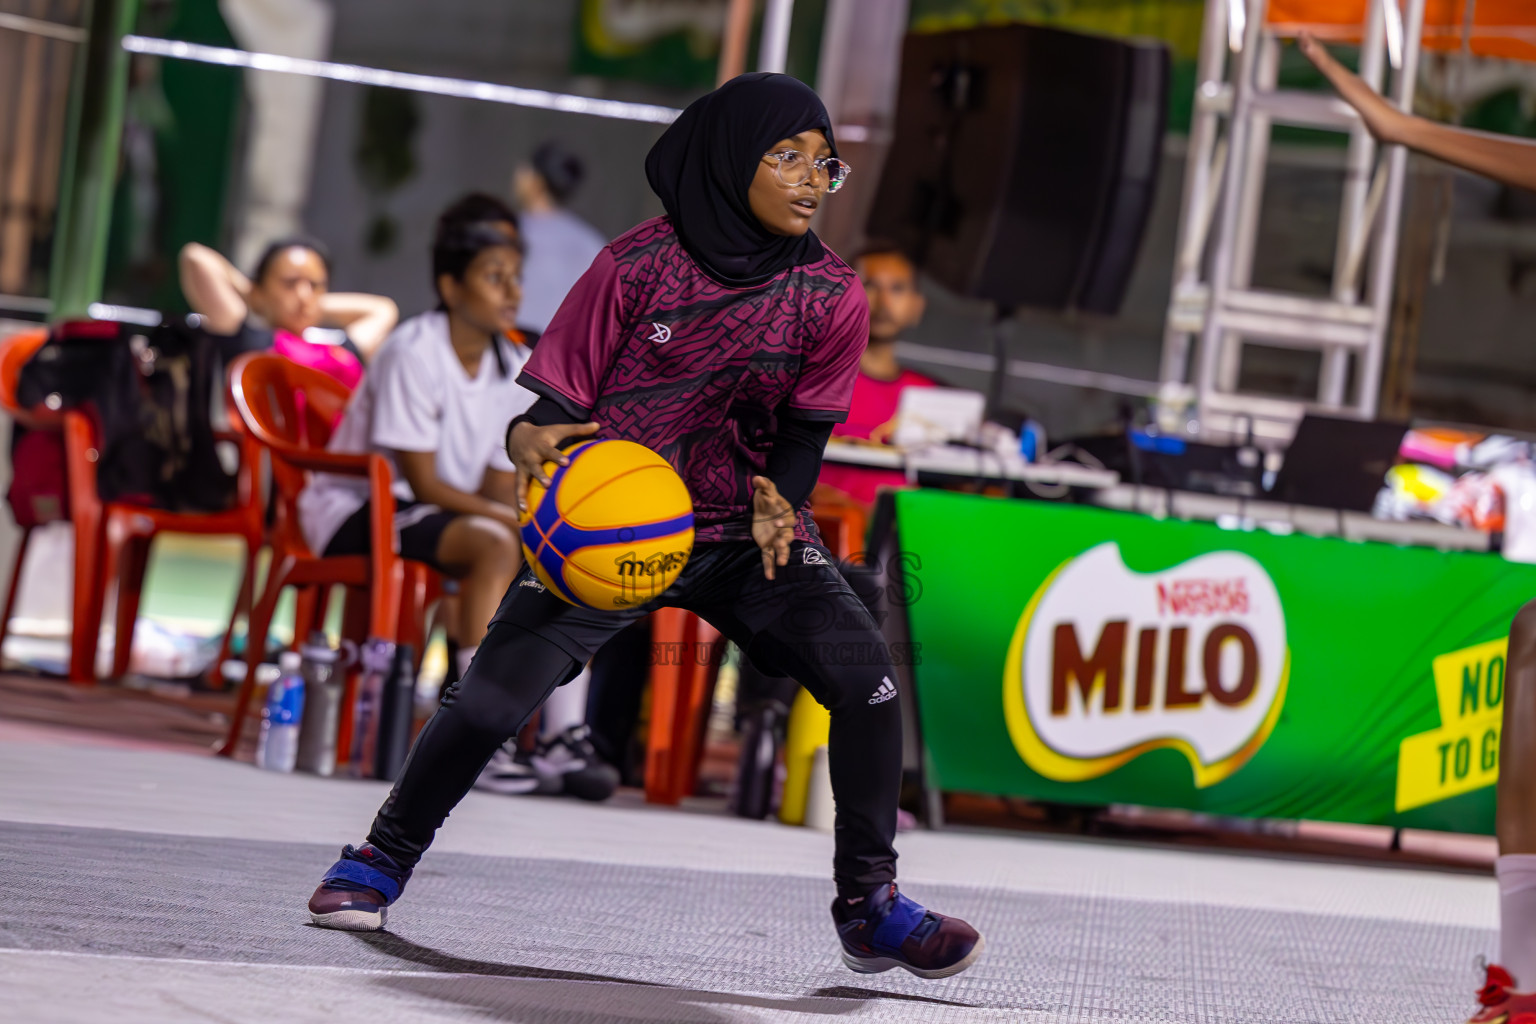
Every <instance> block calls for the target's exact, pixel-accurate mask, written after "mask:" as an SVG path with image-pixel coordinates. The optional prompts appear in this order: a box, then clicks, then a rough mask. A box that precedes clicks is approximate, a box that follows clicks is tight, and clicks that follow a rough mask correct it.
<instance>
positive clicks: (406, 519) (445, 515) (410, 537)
mask: <svg viewBox="0 0 1536 1024" xmlns="http://www.w3.org/2000/svg"><path fill="white" fill-rule="evenodd" d="M371 512H372V502H364V504H363V507H362V508H360V509H358V510H357V511H356V512H354V513H352V514H351V515H350V516H348V517H347V521H346V522H344V523H342V524H341V528H340V529H338V530H337V531H336V535H335V536H334V537H332V538H331V542H330V543H329V544H327V545H326V546H325V557H327V558H332V557H335V556H336V555H366V554H367V553H368V552H369V551H370V550H371V549H372V543H373V532H372V530H371V529H370V526H369V523H368V516H369V514H370V513H371ZM457 518H459V513H458V512H444V511H443V510H442V509H440V508H438V507H437V506H436V505H428V504H426V503H425V502H420V501H397V502H396V503H395V533H397V534H399V535H400V557H401V558H408V559H410V560H411V561H413V562H425V563H427V564H428V565H430V566H431V567H432V568H434V569H437V570H438V571H443V567H442V566H441V565H439V564H438V562H437V545H438V542H439V541H441V540H442V539H443V531H444V530H446V529H447V528H448V524H449V523H451V522H453V521H454V520H455V519H457Z"/></svg>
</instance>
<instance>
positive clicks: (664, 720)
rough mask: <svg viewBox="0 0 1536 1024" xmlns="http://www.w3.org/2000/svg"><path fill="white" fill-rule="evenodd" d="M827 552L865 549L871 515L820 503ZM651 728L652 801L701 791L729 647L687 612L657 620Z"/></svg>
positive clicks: (845, 554) (648, 783) (648, 781)
mask: <svg viewBox="0 0 1536 1024" xmlns="http://www.w3.org/2000/svg"><path fill="white" fill-rule="evenodd" d="M811 515H812V516H813V517H814V518H815V520H816V526H817V529H819V530H820V531H821V535H822V539H823V541H824V542H825V543H826V545H827V550H829V551H831V552H832V554H833V555H835V556H836V557H838V558H839V559H847V558H852V557H853V556H854V555H856V554H860V553H862V552H863V550H864V533H865V529H866V524H867V516H866V514H865V512H864V510H863V508H861V507H860V506H858V505H856V504H852V503H847V502H838V503H813V504H812V506H811ZM651 644H652V648H651V649H652V650H653V651H654V652H655V655H656V657H655V663H654V664H653V665H652V666H651V725H650V735H649V736H648V737H647V740H646V750H645V799H646V802H647V803H653V804H676V803H678V802H679V801H681V800H682V798H683V797H685V796H689V795H691V794H692V793H693V792H694V791H695V790H696V789H697V787H698V781H699V764H700V762H701V761H702V760H703V756H704V729H705V726H706V724H707V723H708V721H709V706H710V703H711V701H712V700H713V698H714V691H715V679H716V677H717V676H718V674H719V670H720V659H721V655H722V654H723V653H724V647H725V645H724V643H723V642H722V641H721V637H720V633H719V631H717V630H716V629H715V628H714V627H713V626H711V625H710V624H709V623H707V622H705V621H703V620H702V619H700V618H699V617H698V616H696V615H694V614H692V613H691V612H685V611H683V610H682V609H680V608H663V609H660V610H659V611H657V612H656V613H655V614H653V615H652V616H651Z"/></svg>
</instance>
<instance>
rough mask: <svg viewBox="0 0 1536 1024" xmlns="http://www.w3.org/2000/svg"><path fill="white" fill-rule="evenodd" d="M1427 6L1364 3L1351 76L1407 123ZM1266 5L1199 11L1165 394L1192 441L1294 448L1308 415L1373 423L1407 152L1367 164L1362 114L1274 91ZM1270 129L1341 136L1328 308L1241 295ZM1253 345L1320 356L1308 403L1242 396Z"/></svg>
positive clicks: (1267, 293)
mask: <svg viewBox="0 0 1536 1024" xmlns="http://www.w3.org/2000/svg"><path fill="white" fill-rule="evenodd" d="M1424 3H1425V0H1405V3H1404V5H1403V6H1402V7H1400V6H1399V0H1371V2H1370V3H1369V4H1368V5H1367V7H1366V23H1365V24H1364V25H1363V26H1362V28H1361V31H1360V37H1361V40H1362V44H1361V52H1360V75H1361V77H1362V78H1363V79H1364V80H1365V81H1366V82H1367V83H1369V84H1370V85H1371V86H1372V87H1373V88H1376V89H1378V90H1381V89H1382V87H1383V79H1384V77H1385V76H1386V73H1387V72H1388V70H1389V68H1388V65H1389V64H1390V65H1391V68H1390V71H1391V83H1390V90H1389V91H1386V93H1385V94H1386V95H1388V96H1389V98H1390V99H1391V100H1392V101H1393V102H1394V103H1395V104H1396V105H1397V106H1398V107H1399V108H1400V109H1403V110H1411V109H1412V105H1413V91H1414V82H1415V79H1416V77H1417V70H1418V58H1419V44H1420V39H1421V35H1422V30H1423V23H1424ZM1268 7H1269V4H1268V0H1207V3H1206V11H1205V27H1204V31H1203V33H1202V37H1201V44H1200V59H1199V64H1198V67H1197V72H1196V73H1197V81H1196V88H1195V109H1194V118H1193V122H1192V124H1191V126H1190V144H1189V156H1188V163H1187V166H1186V169H1185V177H1184V201H1183V208H1182V210H1181V213H1180V220H1179V241H1178V248H1177V250H1176V252H1177V257H1176V264H1175V269H1174V279H1173V292H1172V296H1171V299H1170V302H1169V306H1168V319H1167V326H1166V329H1165V333H1164V339H1163V358H1162V373H1161V377H1162V381H1163V387H1164V393H1165V395H1167V394H1175V393H1178V392H1180V391H1183V393H1184V394H1186V395H1191V396H1192V398H1193V405H1194V417H1195V419H1194V423H1195V424H1197V425H1198V431H1199V433H1200V434H1201V435H1202V436H1207V437H1212V438H1216V439H1225V438H1234V437H1243V436H1246V435H1248V434H1250V432H1251V434H1252V436H1253V437H1254V438H1255V439H1257V440H1259V441H1261V442H1264V441H1267V442H1269V443H1271V444H1275V443H1285V442H1287V441H1289V439H1290V437H1291V435H1292V433H1293V432H1294V430H1295V426H1296V423H1297V421H1299V420H1300V419H1301V417H1302V415H1303V414H1305V413H1306V412H1308V411H1316V412H1322V413H1327V414H1331V415H1338V416H1351V417H1357V418H1360V419H1371V418H1374V417H1375V415H1376V404H1377V397H1378V393H1379V390H1380V381H1381V372H1382V358H1383V353H1384V350H1385V346H1386V338H1387V329H1388V323H1389V319H1390V317H1391V311H1392V285H1393V275H1394V272H1395V267H1396V262H1397V261H1396V254H1397V243H1398V229H1399V225H1400V221H1401V216H1402V197H1403V185H1404V175H1405V173H1406V170H1407V152H1406V150H1404V148H1403V147H1402V146H1389V147H1385V149H1384V151H1382V152H1379V153H1378V149H1380V148H1381V147H1378V146H1377V144H1376V142H1375V140H1374V139H1373V138H1372V137H1371V134H1370V132H1369V131H1367V130H1366V128H1365V125H1364V123H1363V122H1362V121H1361V119H1360V117H1359V115H1358V114H1356V112H1355V111H1354V109H1353V108H1352V107H1350V106H1349V105H1348V104H1346V103H1344V102H1343V101H1342V100H1340V99H1338V98H1336V97H1333V96H1331V95H1327V94H1322V93H1306V92H1297V91H1290V90H1283V89H1277V88H1276V82H1277V79H1278V73H1279V66H1280V46H1281V36H1280V34H1279V33H1278V32H1277V31H1276V30H1275V28H1274V26H1272V25H1271V24H1269V23H1268V21H1267V16H1268V13H1269V12H1268ZM1276 124H1286V125H1294V126H1298V127H1304V128H1314V129H1323V130H1330V131H1339V132H1345V133H1347V134H1348V135H1349V149H1348V154H1347V156H1346V167H1345V174H1346V179H1345V185H1344V191H1343V198H1342V201H1341V204H1340V211H1339V213H1340V215H1339V233H1338V239H1337V242H1336V245H1335V258H1334V267H1333V281H1332V287H1331V290H1330V293H1329V295H1328V296H1327V297H1319V296H1315V295H1301V294H1293V293H1285V292H1279V291H1272V290H1265V289H1259V288H1255V287H1253V286H1252V283H1251V282H1252V272H1253V258H1254V250H1255V246H1256V244H1257V241H1258V225H1259V210H1260V206H1261V202H1262V199H1263V194H1264V178H1265V166H1266V163H1267V162H1268V159H1269V141H1270V130H1271V128H1272V126H1273V125H1276ZM1223 125H1225V131H1224V132H1223V130H1222V129H1223ZM1195 339H1198V345H1196V344H1194V342H1195ZM1248 342H1255V343H1261V344H1265V345H1273V346H1281V347H1286V348H1292V349H1301V350H1306V351H1316V352H1320V353H1321V359H1322V369H1321V373H1320V379H1319V386H1318V391H1317V394H1316V396H1315V397H1314V398H1313V399H1312V400H1310V401H1298V400H1295V399H1294V398H1285V397H1276V396H1272V395H1268V396H1266V395H1262V394H1253V393H1246V392H1239V390H1238V375H1239V369H1240V367H1241V364H1242V355H1243V345H1244V344H1245V343H1248ZM1352 361H1353V364H1354V365H1353V374H1351V362H1352ZM1351 376H1352V377H1353V380H1352V382H1351ZM1351 383H1352V385H1353V386H1350V385H1351ZM1186 389H1187V390H1186Z"/></svg>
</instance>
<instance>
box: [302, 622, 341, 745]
mask: <svg viewBox="0 0 1536 1024" xmlns="http://www.w3.org/2000/svg"><path fill="white" fill-rule="evenodd" d="M354 650H355V648H354ZM299 654H300V656H301V657H302V659H303V661H302V664H301V665H300V668H299V674H300V675H302V676H303V677H304V724H303V728H301V729H300V730H299V760H298V766H297V767H298V770H299V771H301V772H311V773H313V774H315V775H330V774H332V773H333V772H335V771H336V732H337V729H338V727H339V726H340V724H341V688H342V680H343V678H344V675H345V672H346V666H347V665H349V664H351V661H352V659H351V658H347V659H343V658H342V655H341V652H340V651H336V650H333V649H332V648H331V646H330V645H329V644H328V643H326V642H325V634H324V633H321V632H319V631H318V630H317V631H315V632H313V633H311V634H310V635H309V642H308V643H306V644H305V645H304V646H303V647H301V648H299Z"/></svg>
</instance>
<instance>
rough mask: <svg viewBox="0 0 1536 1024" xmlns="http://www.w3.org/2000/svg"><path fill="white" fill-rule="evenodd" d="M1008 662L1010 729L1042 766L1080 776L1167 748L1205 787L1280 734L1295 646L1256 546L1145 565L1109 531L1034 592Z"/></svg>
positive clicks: (1062, 777)
mask: <svg viewBox="0 0 1536 1024" xmlns="http://www.w3.org/2000/svg"><path fill="white" fill-rule="evenodd" d="M1007 666H1008V667H1007V672H1006V681H1005V683H1004V695H1003V705H1004V709H1005V712H1006V715H1007V720H1008V730H1009V732H1010V734H1011V735H1012V736H1013V742H1014V746H1016V747H1017V748H1018V751H1019V754H1020V756H1021V757H1023V758H1024V761H1025V763H1026V764H1028V765H1029V766H1030V767H1031V768H1033V769H1034V770H1035V771H1037V772H1039V773H1040V774H1041V775H1044V776H1045V777H1046V778H1050V779H1055V780H1057V781H1060V782H1081V781H1084V780H1087V779H1093V778H1097V777H1099V776H1101V775H1104V774H1106V773H1108V772H1111V771H1113V770H1114V769H1116V768H1118V767H1120V766H1121V765H1123V764H1125V763H1126V762H1128V761H1130V760H1132V759H1133V758H1135V757H1138V756H1140V755H1141V754H1144V753H1146V752H1147V751H1149V750H1155V749H1157V748H1159V747H1170V748H1173V749H1176V750H1179V751H1181V752H1182V753H1183V754H1184V755H1185V756H1186V757H1187V758H1188V759H1189V763H1190V766H1191V767H1192V768H1193V769H1194V778H1195V785H1196V786H1199V787H1202V788H1203V787H1205V786H1210V785H1214V784H1215V783H1217V782H1220V781H1221V780H1223V779H1225V778H1228V777H1229V776H1230V775H1231V774H1232V773H1233V772H1235V771H1237V770H1238V769H1239V768H1241V767H1242V766H1243V765H1244V764H1246V763H1247V762H1248V759H1249V758H1251V757H1252V756H1253V755H1254V753H1256V752H1257V751H1258V749H1259V748H1260V747H1261V746H1263V745H1264V741H1265V740H1266V739H1268V738H1269V734H1270V732H1271V731H1272V730H1273V729H1274V726H1275V722H1276V721H1277V720H1278V719H1279V717H1280V709H1281V707H1282V706H1283V704H1284V702H1285V689H1286V682H1287V677H1288V672H1289V668H1290V655H1289V652H1288V650H1287V648H1286V642H1285V612H1284V609H1282V608H1281V606H1280V595H1279V594H1278V593H1277V592H1276V590H1275V585H1274V583H1273V581H1271V580H1270V578H1269V574H1268V573H1266V572H1265V571H1264V568H1263V567H1262V566H1261V565H1259V563H1258V562H1256V561H1254V560H1253V559H1252V558H1249V557H1248V556H1247V555H1243V554H1239V553H1237V552H1233V551H1222V552H1217V553H1214V554H1209V555H1202V556H1200V557H1199V558H1195V559H1192V560H1191V561H1189V562H1186V563H1184V564H1183V565H1179V566H1175V567H1173V568H1170V569H1164V570H1161V571H1159V572H1155V573H1148V574H1141V573H1136V572H1132V571H1131V570H1130V569H1128V568H1127V567H1126V565H1125V562H1124V561H1123V560H1122V559H1121V557H1120V549H1119V546H1118V545H1116V544H1114V543H1113V542H1111V543H1107V544H1101V545H1099V546H1098V547H1095V548H1092V549H1090V550H1088V551H1086V552H1084V553H1083V554H1081V555H1079V556H1078V557H1076V558H1074V559H1071V560H1070V561H1068V562H1066V563H1065V564H1064V565H1062V566H1061V567H1060V568H1058V569H1057V570H1056V571H1055V572H1054V573H1053V574H1052V575H1051V577H1050V578H1049V579H1047V580H1046V581H1045V583H1044V584H1042V585H1041V587H1040V589H1039V590H1038V591H1036V592H1035V595H1034V597H1033V598H1032V599H1031V600H1030V602H1029V606H1028V607H1027V608H1025V610H1024V614H1023V615H1022V616H1021V617H1020V619H1019V625H1018V628H1017V629H1016V630H1015V632H1014V637H1013V643H1012V645H1011V647H1010V649H1009V653H1008V663H1007Z"/></svg>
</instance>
